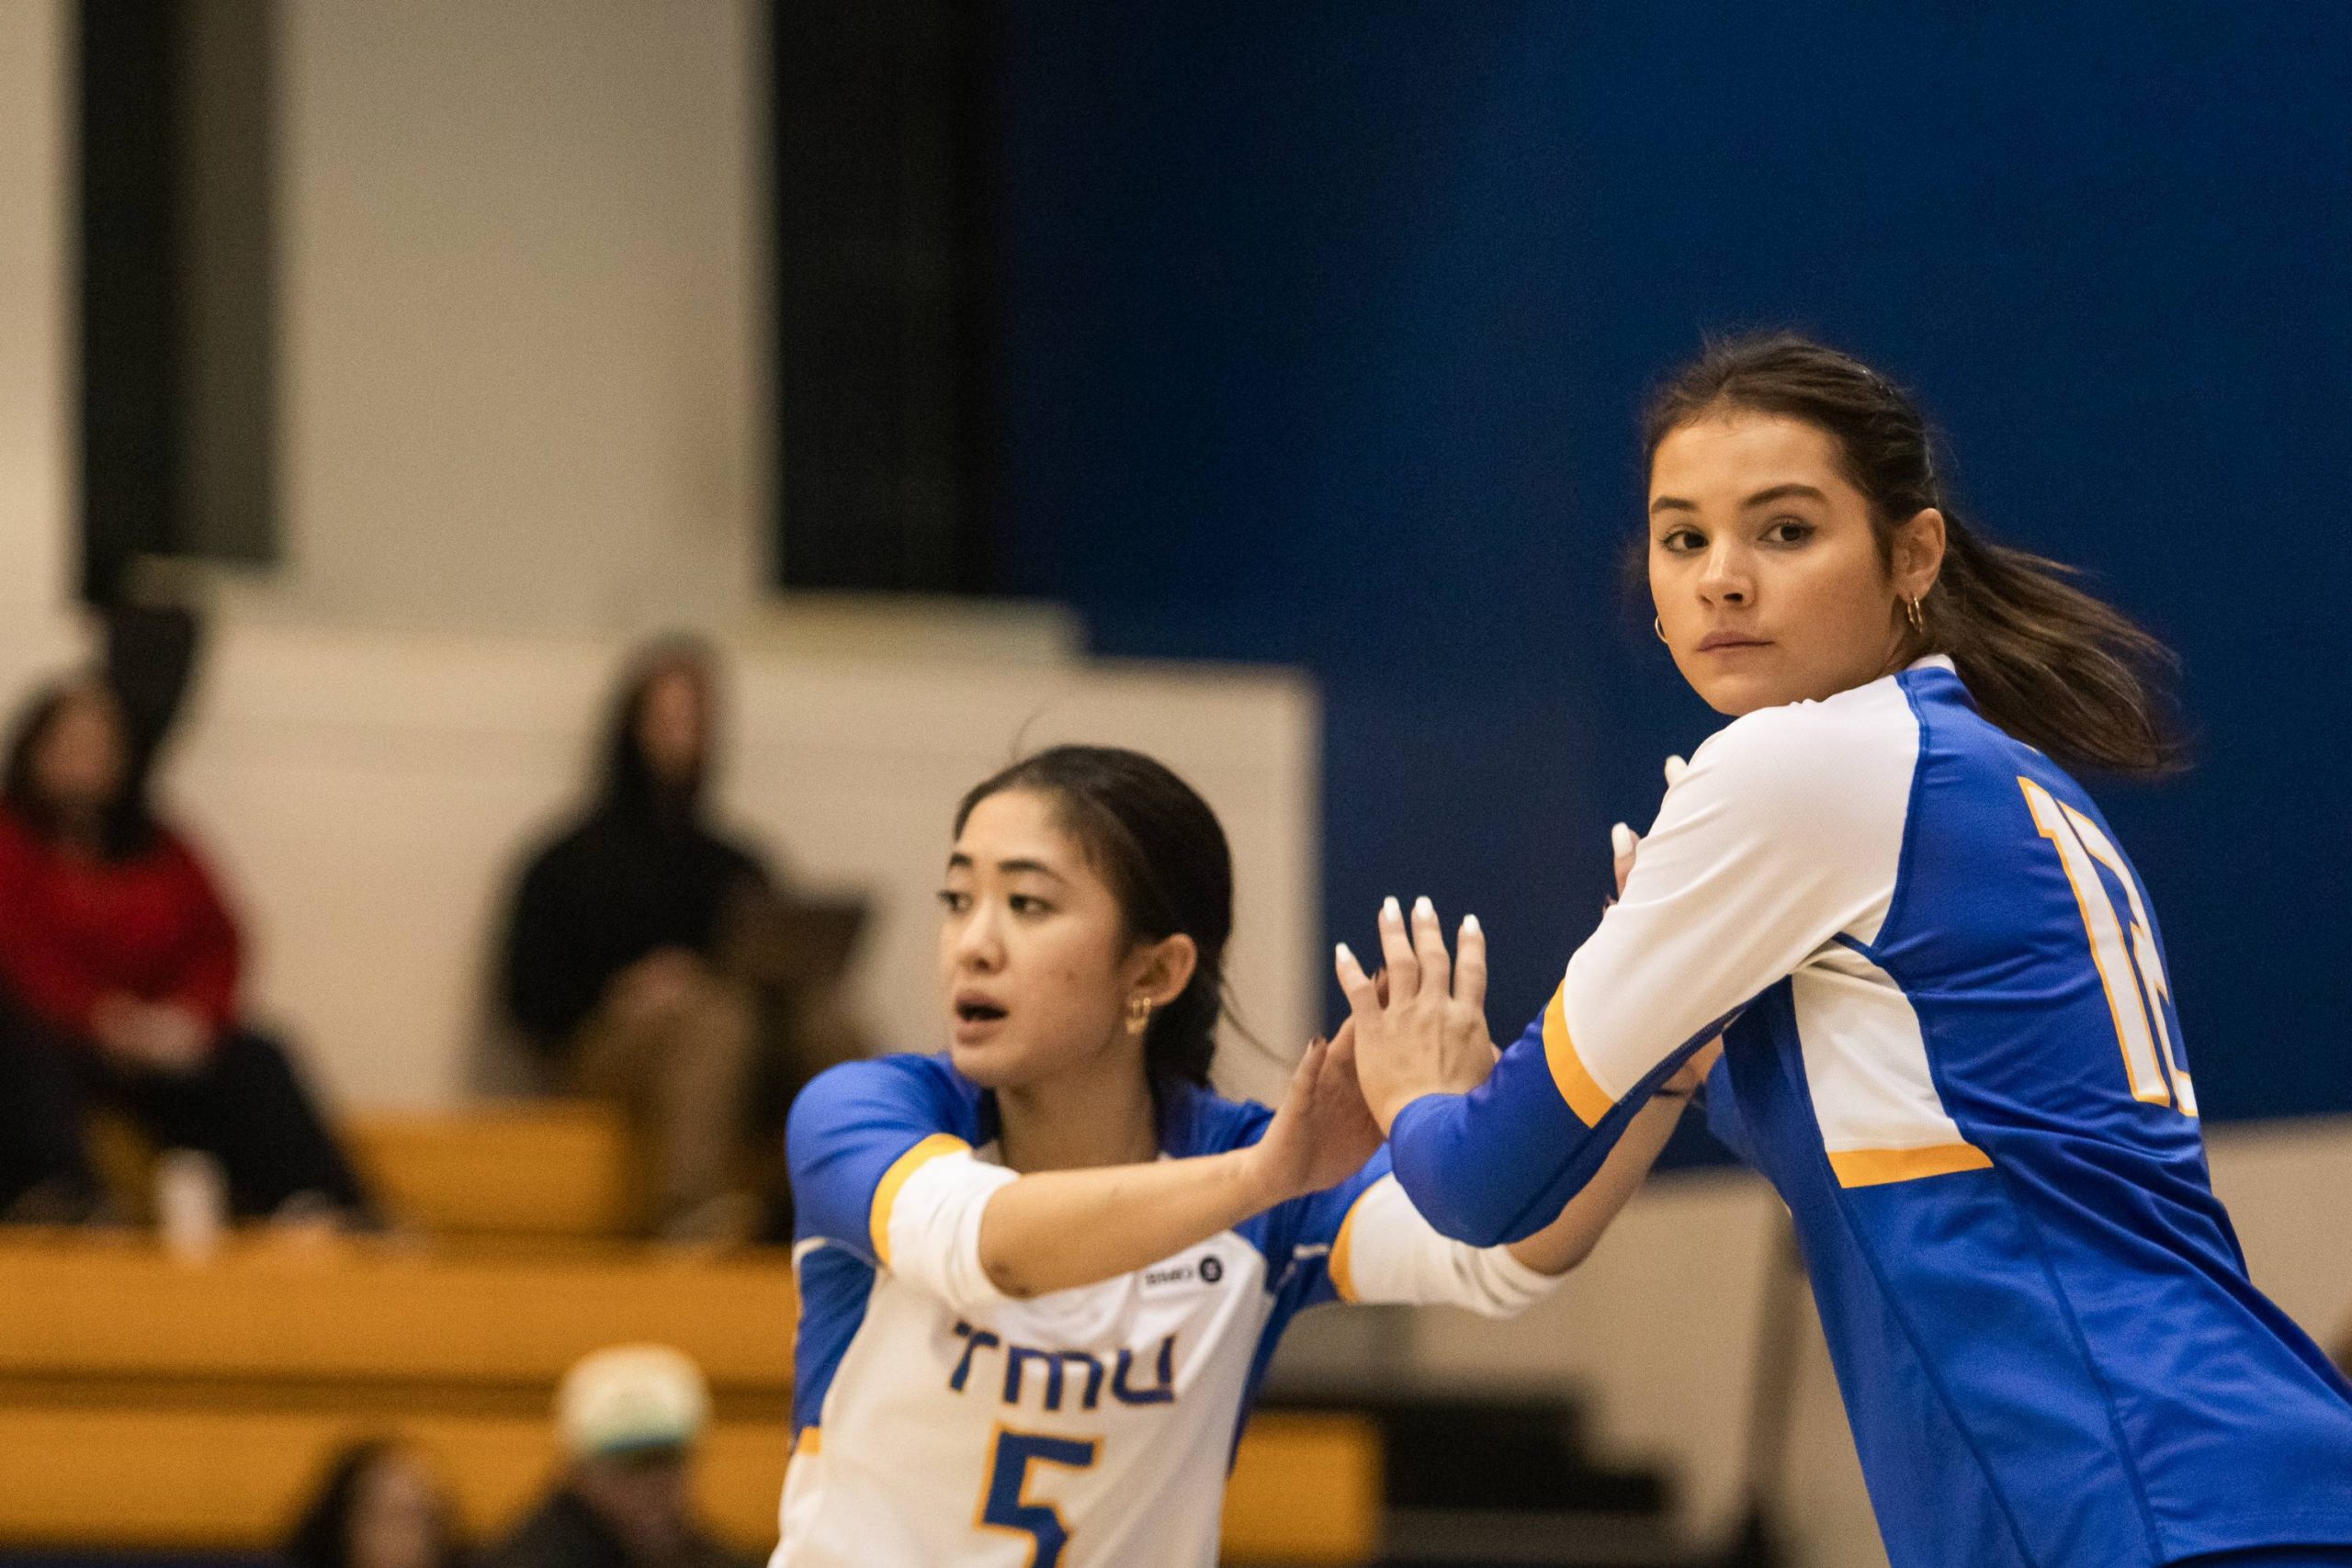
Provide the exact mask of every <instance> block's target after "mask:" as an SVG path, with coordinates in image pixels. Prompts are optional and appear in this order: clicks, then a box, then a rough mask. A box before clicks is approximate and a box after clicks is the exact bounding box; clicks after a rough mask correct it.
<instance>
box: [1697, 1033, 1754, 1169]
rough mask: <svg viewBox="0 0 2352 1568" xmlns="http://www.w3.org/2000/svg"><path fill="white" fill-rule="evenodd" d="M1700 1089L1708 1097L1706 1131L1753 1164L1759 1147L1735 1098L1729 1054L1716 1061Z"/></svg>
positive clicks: (1745, 1160)
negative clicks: (1753, 1142)
mask: <svg viewBox="0 0 2352 1568" xmlns="http://www.w3.org/2000/svg"><path fill="white" fill-rule="evenodd" d="M1701 1092H1702V1093H1703V1094H1704V1095H1705V1096H1706V1098H1707V1131H1708V1132H1710V1133H1712V1134H1714V1138H1715V1141H1716V1142H1717V1143H1719V1144H1721V1145H1723V1146H1724V1147H1725V1148H1727V1149H1729V1150H1730V1151H1731V1152H1732V1153H1734V1154H1736V1155H1737V1156H1739V1157H1740V1159H1741V1160H1742V1161H1743V1162H1745V1163H1746V1164H1747V1165H1749V1166H1751V1167H1752V1166H1754V1165H1755V1164H1756V1149H1755V1145H1752V1144H1751V1143H1749V1142H1748V1138H1747V1120H1746V1119H1745V1118H1743V1117H1742V1116H1741V1115H1740V1113H1739V1101H1738V1100H1735V1099H1733V1098H1732V1089H1731V1060H1730V1058H1729V1057H1728V1056H1724V1057H1722V1058H1719V1059H1718V1060H1717V1061H1716V1063H1715V1066H1714V1068H1713V1071H1711V1072H1710V1073H1708V1074H1707V1083H1706V1088H1705V1089H1702V1091H1701Z"/></svg>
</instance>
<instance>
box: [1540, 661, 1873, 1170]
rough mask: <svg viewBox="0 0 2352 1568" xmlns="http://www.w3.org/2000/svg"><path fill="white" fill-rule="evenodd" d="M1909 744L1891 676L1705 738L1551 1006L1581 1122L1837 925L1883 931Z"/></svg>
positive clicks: (1554, 1060) (1847, 930)
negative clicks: (1622, 889) (1620, 894)
mask: <svg viewBox="0 0 2352 1568" xmlns="http://www.w3.org/2000/svg"><path fill="white" fill-rule="evenodd" d="M1918 750H1919V728H1918V720H1917V717H1915V716H1914V715H1913V714H1912V712H1911V707H1910V701H1909V698H1908V697H1907V696H1906V695H1905V692H1904V690H1903V688H1902V686H1901V684H1900V683H1899V682H1896V681H1894V680H1891V679H1890V680H1883V681H1878V682H1872V683H1871V684H1870V685H1868V686H1863V687H1860V688H1857V689H1856V690H1854V691H1851V692H1847V693H1842V694H1839V695H1838V696H1835V697H1832V698H1830V699H1829V700H1828V701H1826V702H1820V703H1810V702H1808V703H1797V704H1792V705H1789V706H1786V707H1778V708H1767V709H1763V710H1760V711H1758V712H1757V713H1753V714H1750V715H1748V716H1746V717H1744V718H1741V719H1738V720H1736V722H1734V723H1733V724H1731V725H1730V726H1729V727H1728V728H1724V730H1722V731H1720V732H1719V733H1718V734H1716V735H1715V736H1714V737H1713V739H1710V740H1709V741H1708V742H1707V743H1706V744H1705V745H1703V746H1702V747H1700V748H1699V750H1698V753H1697V754H1696V755H1695V756H1693V757H1692V758H1691V768H1690V771H1689V772H1688V773H1685V774H1684V775H1683V777H1682V779H1681V781H1680V782H1679V783H1678V784H1675V785H1673V786H1672V787H1671V788H1670V789H1668V791H1667V795H1666V802H1665V804H1664V805H1663V806H1662V807H1660V808H1659V810H1658V815H1657V822H1656V823H1655V824H1654V825H1653V826H1652V827H1651V829H1650V832H1649V836H1648V837H1647V838H1645V839H1644V840H1642V845H1641V849H1640V852H1639V853H1638V855H1637V856H1636V858H1635V860H1634V870H1633V874H1632V875H1631V877H1630V878H1629V879H1628V880H1627V882H1626V886H1625V892H1624V896H1623V897H1621V898H1620V899H1619V900H1618V901H1617V902H1616V903H1615V904H1614V905H1612V906H1611V908H1610V909H1609V911H1608V913H1607V914H1605V915H1604V916H1602V918H1601V921H1600V929H1599V930H1598V931H1594V932H1593V934H1592V936H1591V937H1590V938H1589V939H1588V940H1587V941H1586V942H1585V943H1584V945H1583V946H1581V947H1579V948H1578V949H1577V952H1576V955H1575V956H1574V957H1573V958H1571V959H1570V960H1569V961H1568V968H1567V976H1566V980H1565V981H1564V983H1563V984H1562V986H1561V987H1560V991H1559V994H1558V996H1557V997H1556V998H1555V1000H1554V1003H1553V1007H1552V1008H1551V1009H1550V1010H1547V1017H1546V1020H1545V1025H1546V1027H1545V1035H1546V1040H1545V1046H1546V1051H1545V1054H1546V1056H1547V1058H1548V1059H1549V1061H1550V1064H1551V1066H1552V1071H1553V1076H1554V1077H1555V1080H1556V1081H1557V1083H1558V1085H1559V1088H1560V1090H1561V1092H1562V1093H1563V1094H1564V1095H1565V1096H1566V1098H1567V1100H1568V1103H1569V1105H1570V1107H1571V1108H1572V1109H1573V1110H1575V1111H1576V1112H1577V1116H1578V1117H1579V1118H1581V1119H1582V1120H1583V1121H1584V1122H1585V1123H1586V1124H1587V1125H1588V1126H1596V1125H1598V1124H1599V1123H1600V1120H1601V1118H1602V1117H1603V1116H1604V1115H1606V1114H1607V1112H1608V1111H1609V1109H1610V1108H1611V1106H1613V1105H1615V1104H1616V1103H1617V1101H1619V1100H1622V1099H1623V1098H1624V1096H1625V1095H1626V1094H1627V1093H1629V1092H1630V1091H1632V1090H1633V1089H1634V1088H1635V1087H1636V1086H1637V1085H1638V1084H1640V1082H1641V1081H1642V1079H1643V1078H1644V1077H1646V1076H1648V1074H1649V1073H1650V1072H1651V1071H1652V1070H1654V1069H1655V1068H1656V1067H1657V1066H1658V1064H1659V1063H1661V1062H1663V1061H1665V1060H1667V1059H1668V1057H1670V1056H1671V1055H1673V1053H1674V1052H1676V1051H1677V1050H1679V1049H1681V1048H1682V1047H1683V1046H1685V1045H1686V1044H1689V1043H1693V1042H1694V1041H1695V1040H1696V1039H1697V1038H1698V1037H1699V1035H1700V1033H1701V1032H1702V1031H1703V1030H1704V1029H1706V1028H1707V1027H1708V1026H1709V1025H1710V1024H1713V1023H1714V1022H1716V1021H1718V1020H1721V1019H1723V1018H1724V1016H1725V1015H1726V1014H1728V1013H1731V1012H1732V1011H1734V1010H1736V1009H1738V1008H1739V1007H1741V1006H1743V1005H1744V1004H1746V1003H1747V1001H1749V1000H1750V999H1751V998H1754V997H1755V996H1757V994H1758V993H1759V992H1761V991H1763V990H1764V989H1765V988H1766V987H1770V986H1771V985H1774V984H1775V983H1777V982H1779V981H1780V980H1781V979H1783V978H1784V977H1786V976H1789V975H1791V974H1793V973H1794V972H1795V971H1796V970H1798V969H1799V968H1801V967H1802V966H1804V964H1806V963H1807V962H1808V961H1809V960H1810V959H1812V958H1813V957H1814V956H1815V955H1816V954H1817V953H1820V952H1821V951H1822V950H1823V949H1824V948H1825V947H1826V945H1827V944H1828V943H1829V942H1832V941H1833V940H1834V939H1835V938H1836V937H1838V935H1840V934H1841V933H1842V934H1845V935H1849V936H1851V937H1852V938H1854V939H1855V940H1857V941H1859V942H1865V943H1867V942H1871V941H1872V940H1874V939H1875V938H1876V936H1877V934H1878V931H1879V928H1880V926H1881V925H1882V924H1883V922H1884V920H1885V918H1886V913H1887V908H1888V904H1889V901H1890V900H1891V898H1892V897H1893V896H1894V882H1895V875H1896V871H1897V868H1898V866H1899V864H1900V862H1901V859H1902V852H1903V829H1904V822H1905V817H1906V816H1907V814H1908V811H1909V807H1910V795H1911V782H1912V774H1913V773H1914V772H1915V770H1916V768H1917V759H1918ZM1555 1023H1556V1024H1557V1026H1558V1036H1559V1037H1558V1038H1553V1033H1554V1031H1553V1026H1554V1025H1555Z"/></svg>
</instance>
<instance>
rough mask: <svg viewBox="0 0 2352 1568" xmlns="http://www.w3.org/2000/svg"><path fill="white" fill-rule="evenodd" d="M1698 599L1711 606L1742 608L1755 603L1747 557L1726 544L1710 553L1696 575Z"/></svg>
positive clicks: (1752, 579) (1734, 546)
mask: <svg viewBox="0 0 2352 1568" xmlns="http://www.w3.org/2000/svg"><path fill="white" fill-rule="evenodd" d="M1699 596H1700V597H1701V598H1702V599H1704V600H1706V601H1707V602H1708V603H1709V604H1747V603H1748V602H1749V601H1750V600H1752V599H1754V598H1755V596H1756V582H1755V578H1754V576H1753V574H1752V573H1751V572H1750V571H1749V570H1748V562H1747V553H1746V552H1745V551H1743V550H1741V549H1740V548H1739V547H1737V546H1736V545H1732V544H1727V543H1726V544H1718V545H1716V546H1715V547H1713V549H1711V550H1709V551H1708V552H1707V560H1706V565H1705V567H1704V569H1703V570H1702V571H1701V572H1700V574H1699Z"/></svg>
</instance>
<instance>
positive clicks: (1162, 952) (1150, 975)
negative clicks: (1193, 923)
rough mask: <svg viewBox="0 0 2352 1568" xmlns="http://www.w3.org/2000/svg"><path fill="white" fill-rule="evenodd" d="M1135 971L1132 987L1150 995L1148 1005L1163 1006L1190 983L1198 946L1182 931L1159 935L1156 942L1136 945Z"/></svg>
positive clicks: (1198, 960) (1199, 952)
mask: <svg viewBox="0 0 2352 1568" xmlns="http://www.w3.org/2000/svg"><path fill="white" fill-rule="evenodd" d="M1200 963H1201V950H1200V948H1199V947H1198V946H1197V945H1196V944H1195V943H1194V942H1193V939H1192V938H1191V937H1189V936H1186V935H1185V934H1184V933H1183V932H1182V931H1178V932H1177V933H1176V934H1175V935H1174V936H1168V937H1162V938H1160V939H1159V941H1158V942H1145V943H1142V944H1141V945H1139V946H1138V947H1137V948H1136V978H1135V981H1134V989H1135V990H1136V991H1139V992H1141V993H1142V994H1143V995H1144V996H1147V997H1148V998H1151V1005H1152V1006H1153V1007H1154V1008H1155V1009H1157V1008H1164V1007H1166V1006H1167V1005H1168V1004H1169V1003H1170V1002H1172V1001H1174V1000H1175V999H1176V998H1178V997H1181V996H1182V995H1183V994H1184V987H1187V986H1189V985H1191V984H1192V983H1193V970H1195V969H1197V968H1198V967H1200Z"/></svg>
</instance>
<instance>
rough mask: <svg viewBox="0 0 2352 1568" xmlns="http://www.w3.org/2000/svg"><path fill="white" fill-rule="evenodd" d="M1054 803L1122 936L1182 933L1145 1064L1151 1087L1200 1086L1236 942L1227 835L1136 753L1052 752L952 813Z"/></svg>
mask: <svg viewBox="0 0 2352 1568" xmlns="http://www.w3.org/2000/svg"><path fill="white" fill-rule="evenodd" d="M1016 789H1017V790H1027V791H1030V792H1032V793H1034V794H1036V795H1043V796H1045V797H1046V799H1048V800H1050V801H1052V802H1053V803H1054V805H1055V807H1056V808H1057V812H1058V814H1059V816H1060V818H1061V822H1062V826H1063V828H1064V829H1065V830H1067V831H1068V832H1069V835H1070V837H1071V838H1073V839H1075V840H1077V841H1078V844H1079V847H1080V849H1081V850H1082V851H1083V852H1085V855H1086V857H1087V860H1088V862H1089V863H1091V865H1093V867H1094V868H1095V869H1096V870H1097V871H1100V872H1101V873H1102V874H1103V880H1104V881H1106V882H1108V883H1109V884H1110V886H1111V891H1112V893H1113V895H1114V897H1117V899H1118V900H1119V908H1120V911H1121V913H1122V914H1124V915H1125V919H1126V923H1127V931H1128V934H1130V935H1131V936H1133V937H1135V938H1136V940H1138V941H1141V942H1159V941H1162V940H1164V939H1165V938H1168V937H1171V936H1174V935H1175V934H1176V933H1177V932H1179V931H1182V933H1183V934H1184V935H1186V936H1189V937H1191V938H1192V939H1193V947H1194V948H1195V949H1197V950H1198V952H1199V955H1200V956H1199V959H1198V961H1197V962H1196V963H1195V964H1193V977H1192V979H1191V980H1189V981H1187V982H1186V983H1185V986H1184V989H1183V990H1182V992H1181V993H1180V994H1179V995H1178V996H1177V998H1176V999H1175V1000H1173V1001H1171V1002H1170V1003H1169V1004H1168V1005H1167V1006H1165V1007H1163V1008H1161V1009H1159V1011H1157V1012H1155V1013H1153V1014H1152V1015H1151V1023H1150V1026H1149V1027H1148V1029H1147V1030H1146V1031H1145V1033H1144V1040H1143V1054H1144V1067H1145V1070H1146V1071H1147V1072H1148V1073H1149V1074H1150V1076H1151V1077H1152V1079H1153V1081H1154V1083H1155V1085H1157V1084H1159V1083H1165V1082H1177V1083H1187V1084H1195V1085H1206V1084H1207V1082H1208V1081H1209V1065H1210V1063H1211V1062H1212V1061H1213V1060H1214V1059H1215V1057H1216V1025H1217V1020H1218V1019H1219V1018H1220V1017H1221V1016H1223V1013H1224V1010H1225V1005H1224V998H1225V944H1226V940H1227V938H1228V937H1230V936H1231V935H1232V934H1233V856H1232V853H1231V852H1230V851H1229V850H1228V849H1227V847H1226V841H1225V829H1224V828H1223V827H1222V826H1221V825H1220V824H1219V823H1218V821H1217V819H1216V812H1214V811H1212V810H1210V809H1209V804H1208V802H1207V801H1205V800H1203V799H1202V798H1201V797H1200V795H1199V794H1198V793H1197V792H1195V791H1194V790H1193V786H1192V785H1190V784H1186V783H1185V782H1184V781H1183V780H1182V779H1181V778H1178V777H1177V776H1176V775H1175V773H1172V772H1170V770H1169V769H1168V768H1167V767H1166V766H1164V765H1162V764H1161V763H1159V762H1156V761H1153V760H1152V759H1150V758H1149V757H1147V756H1145V755H1144V754H1143V753H1142V752H1140V751H1129V750H1123V749H1121V748H1119V747H1115V746H1056V747H1053V748H1052V749H1050V750H1044V751H1040V752H1038V753H1036V754H1035V756H1032V757H1025V758H1023V759H1022V760H1021V761H1018V762H1015V763H1013V764H1012V766H1011V767H1009V768H1007V769H1005V770H1004V771H1003V772H1002V773H997V774H995V775H994V776H993V777H990V778H988V779H984V780H982V781H981V782H980V783H978V784H975V785H973V786H972V789H971V792H970V793H969V794H967V795H965V796H964V800H963V804H961V805H960V806H958V807H956V832H958V833H961V832H963V830H964V823H965V821H966V820H967V818H970V816H971V815H972V808H973V807H976V806H978V805H979V803H980V802H982V801H983V800H986V799H987V798H988V797H989V796H990V795H1000V794H1002V793H1003V792H1004V791H1006V790H1016Z"/></svg>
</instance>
